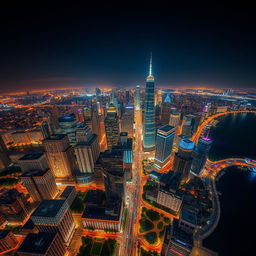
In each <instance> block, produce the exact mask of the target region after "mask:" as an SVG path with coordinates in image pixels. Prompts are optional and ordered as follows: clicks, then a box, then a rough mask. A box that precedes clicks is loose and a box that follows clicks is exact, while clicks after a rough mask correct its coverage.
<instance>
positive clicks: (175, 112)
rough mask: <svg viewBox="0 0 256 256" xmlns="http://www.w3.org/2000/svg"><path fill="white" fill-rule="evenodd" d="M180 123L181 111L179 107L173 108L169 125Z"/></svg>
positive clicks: (176, 125) (175, 125)
mask: <svg viewBox="0 0 256 256" xmlns="http://www.w3.org/2000/svg"><path fill="white" fill-rule="evenodd" d="M179 124H180V113H179V112H178V110H177V109H171V114H170V119H169V125H171V126H174V127H178V126H179Z"/></svg>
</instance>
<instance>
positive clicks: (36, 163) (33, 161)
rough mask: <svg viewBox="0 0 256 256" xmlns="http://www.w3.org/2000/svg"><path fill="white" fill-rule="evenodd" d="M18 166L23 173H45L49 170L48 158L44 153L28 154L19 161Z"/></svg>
mask: <svg viewBox="0 0 256 256" xmlns="http://www.w3.org/2000/svg"><path fill="white" fill-rule="evenodd" d="M17 164H18V165H19V166H20V168H21V170H22V172H27V171H31V170H41V171H44V170H46V169H47V168H49V165H48V162H47V158H46V155H45V154H44V153H34V154H26V155H24V156H23V157H21V158H20V159H19V160H18V161H17Z"/></svg>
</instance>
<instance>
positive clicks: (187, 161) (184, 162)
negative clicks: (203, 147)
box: [173, 139, 195, 181]
mask: <svg viewBox="0 0 256 256" xmlns="http://www.w3.org/2000/svg"><path fill="white" fill-rule="evenodd" d="M194 146H195V144H194V142H193V141H191V140H188V139H183V140H181V142H180V144H179V149H178V152H177V153H175V156H174V161H173V170H174V171H175V172H181V173H182V180H183V181H186V180H187V179H188V176H189V172H190V168H191V164H192V160H193V149H194Z"/></svg>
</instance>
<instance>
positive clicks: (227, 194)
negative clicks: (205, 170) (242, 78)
mask: <svg viewBox="0 0 256 256" xmlns="http://www.w3.org/2000/svg"><path fill="white" fill-rule="evenodd" d="M219 120H221V121H220V122H219V124H218V125H217V126H216V127H215V128H213V129H212V131H211V135H210V136H211V137H212V138H213V140H214V143H213V146H212V149H211V151H210V155H209V158H210V159H212V160H217V159H223V158H229V157H250V158H253V159H256V150H255V145H256V137H255V127H256V115H254V114H238V115H228V116H225V117H222V118H221V119H219ZM217 188H218V190H219V191H220V192H221V196H220V202H221V217H220V221H219V224H218V226H217V228H216V230H215V231H214V232H213V233H212V234H211V235H210V236H209V237H208V238H207V239H206V240H205V241H204V245H205V246H206V247H208V248H210V249H212V250H214V251H217V252H218V253H219V255H220V256H224V255H225V256H227V255H232V256H238V255H239V256H242V255H247V254H248V255H249V254H253V253H254V251H255V248H254V238H253V236H251V235H250V232H249V231H250V230H252V231H253V230H254V228H255V227H256V220H255V218H254V216H255V213H256V207H255V205H256V174H255V173H252V172H249V171H241V169H239V168H237V167H229V168H228V169H226V173H225V175H223V176H222V178H221V179H220V180H219V181H218V182H217Z"/></svg>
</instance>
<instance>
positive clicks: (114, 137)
mask: <svg viewBox="0 0 256 256" xmlns="http://www.w3.org/2000/svg"><path fill="white" fill-rule="evenodd" d="M104 124H105V131H106V137H107V144H108V149H111V148H112V146H115V145H117V143H118V141H119V133H120V131H119V121H118V116H117V111H116V108H115V106H114V105H113V104H110V105H109V108H108V110H107V116H106V118H105V120H104Z"/></svg>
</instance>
